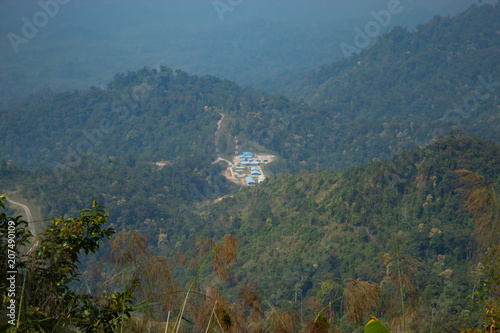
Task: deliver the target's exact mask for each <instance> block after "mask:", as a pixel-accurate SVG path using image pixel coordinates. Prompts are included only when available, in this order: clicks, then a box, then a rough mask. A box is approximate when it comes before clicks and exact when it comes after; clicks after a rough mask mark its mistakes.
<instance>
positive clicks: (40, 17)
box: [7, 0, 71, 54]
mask: <svg viewBox="0 0 500 333" xmlns="http://www.w3.org/2000/svg"><path fill="white" fill-rule="evenodd" d="M70 1H71V0H40V1H38V6H39V7H40V9H41V10H39V11H37V12H35V14H33V16H32V17H31V20H30V19H29V18H27V17H26V16H23V17H22V18H21V22H22V23H23V25H22V27H21V32H20V34H17V33H14V32H9V33H8V34H7V38H8V39H9V42H10V45H11V46H12V49H13V50H14V52H15V53H16V54H17V53H19V46H20V45H21V44H28V43H29V41H30V40H32V39H33V38H35V37H36V36H37V35H38V32H39V31H40V29H42V28H43V27H45V26H46V25H47V24H48V23H49V21H50V19H51V18H54V17H55V16H56V15H57V14H58V13H59V10H60V9H61V5H66V4H68V3H69V2H70Z"/></svg>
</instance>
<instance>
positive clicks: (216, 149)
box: [212, 113, 233, 166]
mask: <svg viewBox="0 0 500 333" xmlns="http://www.w3.org/2000/svg"><path fill="white" fill-rule="evenodd" d="M220 115H221V116H222V118H221V119H220V120H219V121H218V122H217V130H216V131H215V153H216V154H217V159H216V160H215V161H213V162H212V164H215V163H217V162H219V161H225V162H227V164H229V166H233V163H231V162H229V161H228V160H226V159H224V158H221V157H220V151H219V129H220V124H221V123H222V120H223V119H224V115H223V114H222V113H221V114H220Z"/></svg>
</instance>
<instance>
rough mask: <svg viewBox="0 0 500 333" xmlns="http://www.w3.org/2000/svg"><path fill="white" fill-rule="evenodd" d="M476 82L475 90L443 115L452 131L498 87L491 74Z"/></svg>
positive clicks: (499, 83)
mask: <svg viewBox="0 0 500 333" xmlns="http://www.w3.org/2000/svg"><path fill="white" fill-rule="evenodd" d="M478 81H479V84H478V85H477V87H476V89H475V90H474V91H472V93H470V94H469V95H467V96H466V97H464V99H463V100H462V103H460V104H453V109H450V110H448V112H446V114H445V115H444V117H443V120H444V121H446V122H448V123H452V128H453V129H456V128H457V127H458V125H459V123H460V122H461V121H462V120H464V119H467V118H469V117H470V116H471V115H472V113H473V112H475V111H476V110H477V108H478V107H479V106H480V105H481V103H482V102H485V101H486V100H488V99H489V98H490V97H491V96H495V95H496V88H498V87H500V82H499V81H493V77H492V75H491V74H490V75H489V76H488V78H487V79H486V78H484V77H483V76H482V75H480V76H479V79H478ZM437 131H440V133H437V134H442V130H439V129H438V130H437Z"/></svg>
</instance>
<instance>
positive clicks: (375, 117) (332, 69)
mask: <svg viewBox="0 0 500 333" xmlns="http://www.w3.org/2000/svg"><path fill="white" fill-rule="evenodd" d="M499 52H500V6H491V5H484V6H481V7H477V6H473V7H471V8H470V9H469V10H467V11H466V12H464V13H462V14H460V15H458V16H457V17H454V18H451V19H450V18H441V17H435V18H434V19H433V20H432V21H431V22H429V23H428V24H425V25H420V26H418V28H417V31H416V32H413V33H410V32H408V31H405V30H404V29H402V28H396V29H394V30H393V31H392V32H390V33H388V34H386V35H384V36H382V37H381V38H380V39H379V40H378V42H377V44H376V45H374V46H373V47H371V48H369V49H367V50H366V51H363V52H362V53H361V54H360V55H359V56H353V57H352V58H350V59H348V60H343V61H340V62H337V63H335V64H334V65H332V66H326V67H322V68H321V69H320V70H318V71H317V72H315V73H311V74H310V75H309V76H307V77H306V78H304V80H301V81H297V82H296V84H295V85H294V86H290V87H289V88H288V89H289V90H288V91H289V92H290V94H291V95H293V96H295V97H303V98H304V99H307V101H308V102H309V105H308V104H306V103H304V102H295V101H293V100H291V99H289V98H286V97H284V96H282V95H278V94H272V95H269V94H265V93H260V92H256V91H254V90H252V89H249V88H242V87H239V86H238V85H237V84H235V83H234V82H231V81H229V80H221V79H218V78H215V77H212V76H201V77H198V76H189V75H188V74H187V73H185V72H183V71H180V70H177V71H175V72H174V71H172V70H171V69H169V68H167V67H161V68H158V69H153V70H151V69H147V68H144V69H142V70H139V71H136V72H129V73H127V74H118V75H116V76H115V79H114V80H113V81H112V82H111V83H110V84H109V85H108V87H107V88H106V89H104V90H103V89H99V88H95V87H94V88H91V89H89V90H87V91H76V92H74V93H62V94H54V95H49V96H42V97H35V98H32V99H31V100H26V101H22V102H20V103H19V104H18V105H17V106H16V107H12V108H9V109H7V110H1V111H0V113H1V115H2V120H3V121H2V123H1V124H0V134H1V135H2V136H3V137H4V141H3V142H4V145H2V147H0V158H2V159H5V160H13V161H14V163H16V164H20V163H23V164H24V165H25V166H27V167H34V166H37V165H47V163H49V164H51V165H52V166H54V165H56V164H57V163H63V164H64V163H66V164H70V163H72V162H71V161H72V160H71V159H74V158H75V156H74V155H77V154H75V152H76V153H78V151H81V154H79V155H88V156H94V155H97V156H99V155H100V156H103V157H104V158H107V157H108V156H121V157H122V158H125V159H135V160H143V161H149V162H154V161H158V160H170V159H173V158H175V157H176V156H179V155H182V154H192V153H202V154H214V155H215V142H214V141H213V132H214V131H215V128H216V123H217V121H218V120H219V119H220V113H221V112H222V110H224V114H225V115H226V116H227V117H226V118H225V119H224V121H223V123H222V126H221V131H220V136H219V138H220V139H219V149H220V150H221V152H223V153H228V154H231V153H232V152H233V149H234V143H233V141H234V140H233V139H234V136H238V138H239V139H240V147H241V148H242V149H258V150H259V149H261V150H266V151H267V152H270V153H273V154H276V155H278V156H279V157H280V159H279V160H278V161H277V163H275V164H274V165H273V166H272V169H273V171H274V172H289V171H293V172H296V171H300V170H304V169H306V170H322V169H335V170H340V169H344V168H348V167H351V166H354V165H357V164H359V163H362V162H367V161H370V160H371V159H373V158H380V159H383V158H390V157H391V156H393V155H394V154H395V153H397V152H398V151H400V150H401V149H403V148H411V147H414V146H415V145H423V144H425V143H426V142H429V141H430V140H432V139H433V138H434V137H436V135H438V134H447V133H448V132H449V131H450V130H452V129H454V128H459V129H461V130H462V131H463V132H464V133H466V134H471V135H475V136H479V137H481V138H483V139H493V140H495V141H497V142H498V140H499V136H498V133H500V117H499V110H500V100H499V99H498V98H497V94H498V91H500V83H499V82H500V70H499V69H500V68H499V67H500V66H499V65H500V63H499V60H498V59H499V57H498V53H499ZM299 92H300V93H299ZM205 106H208V107H209V111H205ZM103 122H104V124H103ZM101 126H110V127H109V129H108V130H109V133H107V134H106V135H105V139H102V140H105V142H106V144H93V143H92V140H95V141H99V140H101V139H100V136H99V133H96V130H98V129H99V128H100V127H101ZM111 128H112V131H111ZM101 132H103V131H101ZM101 134H102V133H101ZM78 157H79V156H76V158H77V159H78Z"/></svg>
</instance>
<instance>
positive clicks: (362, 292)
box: [343, 279, 381, 325]
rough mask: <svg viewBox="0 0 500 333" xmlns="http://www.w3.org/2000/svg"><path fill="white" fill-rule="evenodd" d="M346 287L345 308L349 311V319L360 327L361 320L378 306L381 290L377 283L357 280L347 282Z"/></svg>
mask: <svg viewBox="0 0 500 333" xmlns="http://www.w3.org/2000/svg"><path fill="white" fill-rule="evenodd" d="M345 285H346V289H345V291H344V296H345V298H344V302H343V303H344V307H345V308H346V310H347V315H348V318H349V319H350V320H351V321H352V322H354V323H356V324H358V325H359V324H361V319H362V318H363V317H365V316H367V315H368V314H369V313H370V312H371V311H372V310H373V308H375V307H376V306H377V304H378V300H379V299H380V293H381V289H380V287H379V286H378V285H377V284H375V283H372V282H365V281H360V280H356V279H347V280H345Z"/></svg>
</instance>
